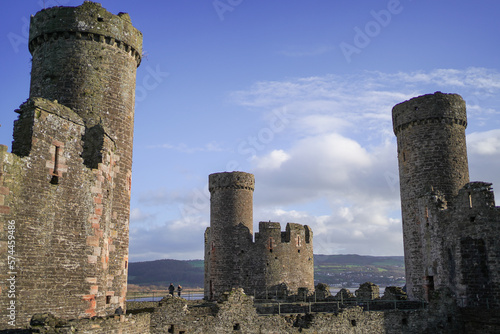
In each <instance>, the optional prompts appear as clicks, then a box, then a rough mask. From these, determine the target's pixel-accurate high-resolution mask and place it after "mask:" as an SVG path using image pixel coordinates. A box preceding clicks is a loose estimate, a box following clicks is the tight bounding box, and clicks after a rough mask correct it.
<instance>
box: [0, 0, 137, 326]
mask: <svg viewBox="0 0 500 334" xmlns="http://www.w3.org/2000/svg"><path fill="white" fill-rule="evenodd" d="M29 50H30V52H31V54H32V70H31V86H30V94H29V99H28V100H27V101H26V102H25V103H23V104H22V105H21V107H20V108H19V109H18V110H16V112H17V113H18V114H19V119H18V120H17V121H16V122H15V125H14V142H13V144H12V153H8V152H7V148H6V146H3V145H2V146H1V147H0V204H1V206H0V222H1V224H2V225H1V226H2V228H1V229H0V254H1V259H2V260H1V261H0V308H1V310H2V317H1V319H0V325H1V326H2V327H5V326H6V325H7V324H8V323H9V324H13V323H16V324H17V325H22V324H26V323H28V322H29V319H30V318H31V316H32V315H33V314H35V313H41V312H50V313H52V314H54V315H55V316H57V317H62V318H82V317H92V316H96V315H99V316H104V315H107V314H114V313H115V311H116V310H117V309H120V308H121V309H122V310H125V297H126V292H127V265H128V241H129V233H128V231H129V212H130V209H129V206H130V187H131V174H132V170H131V167H132V140H133V125H134V99H135V98H134V97H135V78H136V69H137V67H138V66H139V64H140V62H141V53H142V34H141V33H140V32H139V31H138V30H137V29H135V28H134V27H133V26H132V23H131V20H130V17H129V15H128V14H125V13H120V14H118V15H113V14H111V13H109V12H108V11H106V10H105V9H104V8H102V7H101V5H100V4H97V3H92V2H84V3H83V5H81V6H78V7H53V8H49V9H45V10H42V11H40V12H38V13H37V14H36V15H35V16H32V18H31V24H30V35H29ZM5 310H8V311H7V312H8V317H6V316H3V315H4V311H5Z"/></svg>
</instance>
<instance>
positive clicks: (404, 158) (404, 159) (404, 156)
mask: <svg viewBox="0 0 500 334" xmlns="http://www.w3.org/2000/svg"><path fill="white" fill-rule="evenodd" d="M405 161H406V154H405V152H403V162H405Z"/></svg>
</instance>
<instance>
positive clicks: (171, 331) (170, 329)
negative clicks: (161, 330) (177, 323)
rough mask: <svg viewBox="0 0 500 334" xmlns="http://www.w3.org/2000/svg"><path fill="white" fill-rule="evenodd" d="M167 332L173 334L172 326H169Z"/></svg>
mask: <svg viewBox="0 0 500 334" xmlns="http://www.w3.org/2000/svg"><path fill="white" fill-rule="evenodd" d="M168 332H169V333H174V325H170V327H168Z"/></svg>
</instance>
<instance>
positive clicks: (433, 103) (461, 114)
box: [392, 92, 467, 135]
mask: <svg viewBox="0 0 500 334" xmlns="http://www.w3.org/2000/svg"><path fill="white" fill-rule="evenodd" d="M441 119H448V120H450V121H454V122H456V123H459V124H462V125H463V126H465V127H467V114H466V111H465V101H464V100H463V99H462V97H461V96H460V95H458V94H446V93H441V92H435V93H434V94H426V95H421V96H418V97H414V98H412V99H410V100H408V101H404V102H401V103H399V104H397V105H395V106H394V108H392V124H393V128H394V133H395V134H396V135H398V133H399V131H400V130H402V129H404V128H406V127H407V126H409V125H411V124H413V123H416V122H417V123H418V122H422V121H424V120H441Z"/></svg>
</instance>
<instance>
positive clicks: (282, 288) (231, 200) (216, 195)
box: [204, 172, 314, 300]
mask: <svg viewBox="0 0 500 334" xmlns="http://www.w3.org/2000/svg"><path fill="white" fill-rule="evenodd" d="M208 187H209V191H210V227H208V228H207V229H206V231H205V288H204V290H205V291H204V295H205V298H206V299H208V300H214V299H218V298H219V297H220V296H221V295H222V294H223V293H224V292H227V291H230V290H231V289H233V288H243V289H244V291H245V293H246V294H249V295H253V296H255V297H261V298H262V297H265V296H268V295H273V296H276V295H279V296H281V297H284V296H287V295H296V294H298V292H299V289H302V290H301V291H303V293H307V291H311V292H312V291H313V290H314V260H313V246H312V245H313V243H312V238H313V235H312V230H311V229H310V228H309V226H307V225H305V226H302V225H299V224H292V223H288V224H287V225H286V230H285V231H284V232H282V231H281V225H280V223H275V222H270V221H269V222H260V223H259V232H257V233H255V241H254V240H253V191H254V187H255V180H254V176H253V175H252V174H249V173H244V172H231V173H216V174H211V175H210V176H209V182H208Z"/></svg>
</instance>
